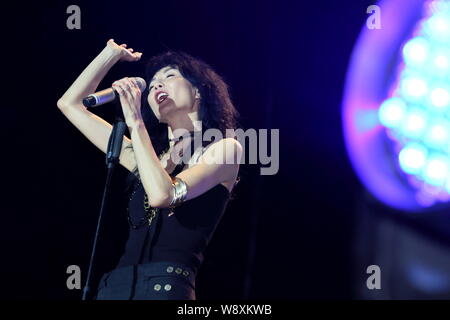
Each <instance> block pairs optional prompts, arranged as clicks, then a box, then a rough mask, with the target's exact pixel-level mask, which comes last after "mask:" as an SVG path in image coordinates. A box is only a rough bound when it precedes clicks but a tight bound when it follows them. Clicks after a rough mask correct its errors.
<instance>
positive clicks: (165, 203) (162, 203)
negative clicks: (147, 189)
mask: <svg viewBox="0 0 450 320" xmlns="http://www.w3.org/2000/svg"><path fill="white" fill-rule="evenodd" d="M148 199H149V200H148V202H149V204H150V206H151V207H153V208H161V209H162V208H167V207H169V205H170V202H171V200H172V199H171V197H170V196H169V195H168V194H167V195H161V196H159V197H148Z"/></svg>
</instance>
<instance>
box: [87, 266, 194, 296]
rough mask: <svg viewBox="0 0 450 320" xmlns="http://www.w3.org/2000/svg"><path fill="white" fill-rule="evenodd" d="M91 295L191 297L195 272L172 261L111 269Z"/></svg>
mask: <svg viewBox="0 0 450 320" xmlns="http://www.w3.org/2000/svg"><path fill="white" fill-rule="evenodd" d="M175 270H177V271H178V272H174V271H175ZM180 270H181V271H180ZM95 299H96V300H195V272H193V270H192V269H191V268H189V267H187V266H184V265H181V264H179V263H174V262H153V263H148V264H142V265H133V266H126V267H122V268H118V269H114V270H112V271H111V272H108V273H105V274H104V275H103V277H102V278H101V280H100V283H99V286H98V290H97V295H96V297H95Z"/></svg>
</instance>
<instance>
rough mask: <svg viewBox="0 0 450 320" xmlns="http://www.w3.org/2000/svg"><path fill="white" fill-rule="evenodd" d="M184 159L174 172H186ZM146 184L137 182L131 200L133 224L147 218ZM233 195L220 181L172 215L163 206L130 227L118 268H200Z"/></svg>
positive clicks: (130, 216)
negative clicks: (175, 265) (173, 264)
mask: <svg viewBox="0 0 450 320" xmlns="http://www.w3.org/2000/svg"><path fill="white" fill-rule="evenodd" d="M183 167H184V163H183V162H181V163H180V164H179V165H177V167H176V168H175V170H174V171H173V172H172V173H171V174H170V175H171V176H176V175H177V174H178V173H179V172H181V171H182V169H183ZM144 195H145V191H144V187H143V186H142V183H136V184H135V190H134V193H133V196H132V197H131V199H130V201H129V203H128V213H129V218H130V220H131V223H132V224H133V225H138V224H139V221H142V220H144V221H145V220H146V219H145V215H146V212H145V208H144ZM229 198H230V192H229V190H228V188H227V187H225V186H224V185H223V184H221V183H219V184H218V185H216V186H215V187H213V188H211V189H209V190H208V191H206V192H205V193H203V194H201V195H200V196H198V197H196V198H194V199H190V200H188V201H185V202H183V203H182V204H181V205H179V206H178V207H175V208H174V209H173V212H174V213H173V214H172V215H170V216H169V215H168V214H169V208H160V209H159V212H158V213H157V214H156V216H155V217H154V218H153V220H152V222H151V224H150V226H149V224H148V223H146V224H144V225H142V226H140V227H138V228H136V229H133V228H131V227H130V230H129V236H128V240H127V243H126V245H125V251H124V253H123V255H122V257H121V258H120V261H119V263H118V265H117V266H116V268H120V267H124V266H128V265H136V264H144V263H149V262H156V261H170V262H178V263H182V264H185V265H187V266H190V267H191V268H192V269H194V270H198V268H199V267H200V265H201V263H202V262H203V251H204V250H205V248H206V246H207V245H208V242H209V240H210V239H211V237H212V234H213V233H214V230H215V229H216V227H217V225H218V223H219V221H220V219H221V218H222V215H223V213H224V211H225V208H226V206H227V203H228V201H229Z"/></svg>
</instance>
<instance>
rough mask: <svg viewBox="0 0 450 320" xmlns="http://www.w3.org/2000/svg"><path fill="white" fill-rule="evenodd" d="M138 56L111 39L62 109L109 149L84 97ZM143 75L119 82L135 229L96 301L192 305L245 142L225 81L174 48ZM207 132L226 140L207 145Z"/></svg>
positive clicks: (105, 129)
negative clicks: (143, 84) (140, 80)
mask: <svg viewBox="0 0 450 320" xmlns="http://www.w3.org/2000/svg"><path fill="white" fill-rule="evenodd" d="M141 56H142V53H139V52H134V51H133V49H131V48H127V45H125V44H122V45H117V44H116V43H115V42H114V40H112V39H111V40H109V41H108V42H107V45H106V47H105V48H104V49H103V50H102V51H101V53H100V54H99V55H98V56H97V57H96V58H95V59H94V60H93V61H92V62H91V63H90V64H89V65H88V67H87V68H86V69H85V70H84V71H83V72H82V73H81V75H80V76H79V77H78V78H77V79H76V80H75V82H74V83H73V84H72V86H71V87H70V88H69V89H68V90H67V92H66V93H65V94H64V95H63V96H62V97H61V98H60V99H59V101H58V103H57V105H58V108H59V109H60V110H61V112H62V113H63V114H64V115H65V116H66V117H67V118H68V119H69V121H71V122H72V123H73V124H74V125H75V126H76V127H77V128H78V129H79V130H80V131H81V132H82V133H83V134H84V135H85V136H86V137H87V138H88V139H89V140H90V141H91V142H92V143H93V144H95V145H96V146H97V147H98V148H99V149H100V150H102V151H103V152H106V150H107V144H108V140H109V136H110V134H111V131H112V125H111V124H109V123H108V122H106V121H105V120H103V119H101V118H100V117H98V116H96V115H95V114H93V113H91V112H89V111H87V110H86V108H85V107H84V106H83V105H82V103H81V101H82V99H83V98H84V97H86V96H87V95H89V94H91V93H94V92H95V91H96V88H97V86H98V85H99V83H100V81H101V80H102V79H103V78H104V76H105V75H106V73H107V72H108V71H109V69H110V68H111V67H112V66H113V65H114V64H115V63H116V62H118V61H137V60H139V59H140V58H141ZM146 71H147V88H146V89H145V90H144V91H143V92H141V90H140V89H139V87H138V85H137V83H136V82H135V80H134V79H133V78H123V79H121V80H119V81H116V82H114V83H113V88H114V89H115V90H116V91H117V92H118V93H119V95H120V102H121V105H122V111H123V115H124V118H125V122H126V124H127V126H128V129H129V132H130V137H131V138H128V137H124V138H123V145H122V152H121V155H120V159H119V160H120V164H121V165H122V166H123V167H125V168H126V169H127V170H129V171H130V179H129V183H130V186H131V187H132V192H131V193H130V201H129V203H128V210H127V211H128V221H129V224H130V229H129V236H128V240H127V243H126V245H125V251H124V253H123V254H122V257H121V258H120V261H119V262H118V264H117V266H116V267H115V268H114V270H112V271H111V272H108V273H106V274H104V275H103V277H102V278H101V280H100V283H99V286H98V290H97V294H96V299H99V300H100V299H136V300H137V299H177V300H182V299H195V278H196V274H197V271H198V269H199V267H200V266H201V264H202V261H203V251H204V250H205V248H206V246H207V244H208V242H209V240H210V238H211V236H212V234H213V232H214V230H215V228H216V226H217V224H218V223H219V221H220V219H221V217H222V214H223V212H224V211H225V208H226V206H227V203H228V201H229V200H230V196H231V192H232V190H233V187H234V186H235V184H236V183H237V181H238V180H239V178H238V173H239V163H240V159H241V155H242V146H241V145H240V143H239V142H238V141H237V140H236V139H235V136H234V135H232V134H230V132H234V129H236V126H237V117H238V112H237V111H236V109H235V108H234V106H233V104H232V102H231V100H230V97H229V94H228V89H227V85H226V84H225V83H224V81H223V80H222V79H221V77H220V76H218V75H217V74H216V73H215V72H214V71H213V70H212V68H211V67H209V66H208V65H207V64H205V63H204V62H202V61H200V60H198V59H195V58H193V57H191V56H190V55H187V54H185V53H182V52H170V51H169V52H166V53H164V54H161V55H158V56H155V57H152V58H151V59H150V61H149V64H148V67H147V70H146ZM141 98H142V99H141ZM141 102H142V108H141ZM226 129H230V130H226ZM206 130H208V131H209V132H211V131H214V132H216V133H217V132H218V133H220V135H219V138H217V134H213V135H214V136H215V137H216V139H215V140H214V139H213V141H212V142H211V139H208V141H206V142H205V141H203V140H206V139H202V137H204V133H205V131H206ZM199 140H200V143H197V142H198V141H199Z"/></svg>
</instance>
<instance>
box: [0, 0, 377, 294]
mask: <svg viewBox="0 0 450 320" xmlns="http://www.w3.org/2000/svg"><path fill="white" fill-rule="evenodd" d="M72 4H77V5H79V6H80V8H81V30H68V29H67V28H66V19H67V17H68V16H69V15H68V14H67V13H66V8H67V7H68V6H69V5H72ZM371 4H373V3H372V2H371V1H363V0H360V1H345V2H344V1H331V0H328V1H292V2H289V1H206V0H205V1H192V2H187V1H175V0H171V1H167V0H166V1H134V2H117V3H116V2H114V1H96V2H95V3H94V2H92V1H91V2H88V1H49V2H47V3H45V4H44V3H36V4H32V5H31V4H25V3H16V4H14V5H11V4H9V5H8V6H6V5H5V7H4V10H3V15H4V19H2V33H3V45H2V51H3V53H2V56H3V59H2V62H3V63H2V64H3V71H4V72H3V73H2V75H3V81H2V83H3V85H2V86H6V89H5V91H6V92H5V91H4V93H3V99H2V101H3V104H4V107H3V108H2V110H3V116H4V122H3V124H4V125H3V126H2V128H3V129H4V131H5V132H4V135H3V137H4V139H3V141H4V143H3V152H2V154H3V157H2V160H3V161H4V165H3V169H4V172H5V174H4V180H3V181H4V183H3V185H4V187H5V192H4V193H3V194H4V198H3V201H2V203H3V207H2V208H3V210H2V212H3V214H2V216H3V223H2V224H1V229H2V230H1V243H2V256H3V259H2V264H1V272H2V287H3V288H4V290H2V292H1V295H2V298H14V299H22V298H27V299H30V298H31V299H34V298H38V299H79V297H80V291H79V290H78V291H77V290H75V291H70V290H68V289H67V288H66V285H65V281H66V277H67V274H66V268H67V266H69V265H72V264H75V265H79V266H80V267H81V268H82V270H86V269H87V263H88V261H89V256H90V250H91V244H92V239H93V233H94V231H95V223H96V220H97V214H98V211H99V207H100V200H101V195H102V190H103V184H104V180H105V172H106V171H105V166H104V155H103V154H102V153H101V152H100V151H99V150H98V149H97V148H96V147H95V146H93V145H91V144H90V143H89V141H88V140H87V139H86V138H84V137H83V136H82V135H81V133H79V132H78V131H77V129H76V128H75V127H73V126H72V125H71V124H70V122H69V121H68V120H67V119H66V118H65V117H64V116H63V115H62V113H61V112H60V111H59V110H58V109H57V107H56V101H57V100H58V98H59V97H60V96H61V95H62V94H63V93H64V91H65V90H66V89H67V88H68V86H69V85H70V84H71V83H72V82H73V80H74V79H75V78H76V77H77V76H78V74H79V73H80V72H81V71H82V70H83V68H84V67H85V66H86V65H87V64H88V63H89V62H90V61H91V60H92V59H93V58H94V57H95V56H96V55H97V54H98V52H100V50H101V49H102V48H103V46H104V45H105V44H106V41H107V40H108V39H109V38H114V39H115V40H116V41H117V42H119V43H124V42H125V43H127V44H129V46H131V47H133V48H134V49H135V50H138V51H142V52H143V53H144V55H143V59H142V60H143V61H142V62H139V63H133V64H132V63H120V64H118V65H116V66H115V67H114V68H113V70H112V71H111V72H110V73H109V74H108V75H107V77H106V78H105V80H104V81H103V82H102V84H101V85H100V88H106V87H109V86H110V84H111V83H112V82H113V81H114V80H116V79H119V78H121V77H124V76H130V75H137V76H138V75H142V73H143V68H144V62H145V60H146V58H149V57H150V56H152V55H154V54H156V53H159V52H162V51H164V50H166V49H180V50H184V51H186V52H188V53H190V54H193V55H195V56H198V57H200V58H202V59H203V60H205V61H206V62H207V63H209V64H210V65H212V66H213V67H214V68H215V69H216V70H217V72H218V73H219V74H221V75H222V76H223V77H224V79H225V80H226V82H227V83H228V84H229V85H230V88H231V95H232V98H233V101H234V102H235V104H236V106H237V108H238V110H239V112H240V113H241V115H242V122H243V124H244V127H245V128H246V129H248V128H255V129H264V128H267V129H279V130H280V131H279V132H280V156H279V158H280V161H279V162H280V168H279V172H278V174H276V175H274V176H261V175H260V174H259V167H260V165H256V164H250V165H243V166H242V170H243V171H242V172H243V181H242V182H241V183H240V185H239V187H238V190H239V195H238V198H237V199H236V200H235V201H233V202H232V203H231V204H230V206H229V207H228V209H227V212H226V214H225V216H224V219H223V220H222V222H221V224H220V225H219V227H218V229H217V232H216V234H215V236H214V238H213V240H212V242H211V245H210V247H209V248H208V251H207V254H206V261H205V264H204V266H203V267H202V269H201V272H200V274H199V279H198V298H199V299H216V298H231V299H242V298H255V299H261V298H270V299H304V298H351V297H352V296H353V295H354V292H353V290H352V287H353V286H354V284H353V283H352V279H353V275H354V272H363V270H359V271H355V270H353V269H352V242H353V235H354V225H355V224H354V217H355V215H356V213H355V200H356V199H357V198H358V197H359V196H360V193H361V189H362V188H361V185H360V183H359V182H358V180H357V179H356V176H355V174H354V173H353V171H352V168H351V166H350V164H349V161H348V159H347V155H346V151H345V148H344V142H343V137H342V128H341V98H342V91H343V86H344V79H345V74H346V69H347V65H348V62H349V59H350V56H351V51H352V48H353V45H354V43H355V41H356V39H357V36H358V34H359V32H360V30H361V28H362V27H363V26H364V23H365V19H366V18H367V14H366V9H367V7H368V6H369V5H371ZM95 112H96V113H97V114H99V115H100V116H102V117H104V118H105V119H106V120H108V121H111V120H112V114H111V109H108V106H103V107H101V108H99V109H98V110H96V111H95ZM125 176H126V172H125V170H124V169H122V168H120V169H119V170H118V171H117V173H116V177H115V185H114V190H113V192H114V193H115V197H114V204H112V208H113V211H111V212H110V214H109V215H108V218H107V224H106V227H105V231H104V234H103V235H104V236H103V239H102V244H101V248H102V253H101V263H100V265H98V269H97V270H98V272H101V271H106V270H107V269H108V268H111V267H112V266H113V264H114V262H115V260H116V259H117V258H118V254H119V253H118V252H120V250H119V249H118V248H120V245H121V241H123V240H124V236H125V228H126V226H125V223H126V220H125V215H124V214H125V211H124V209H125V202H124V199H123V197H122V196H121V194H122V191H123V190H122V189H123V186H124V185H123V182H124V178H125Z"/></svg>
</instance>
